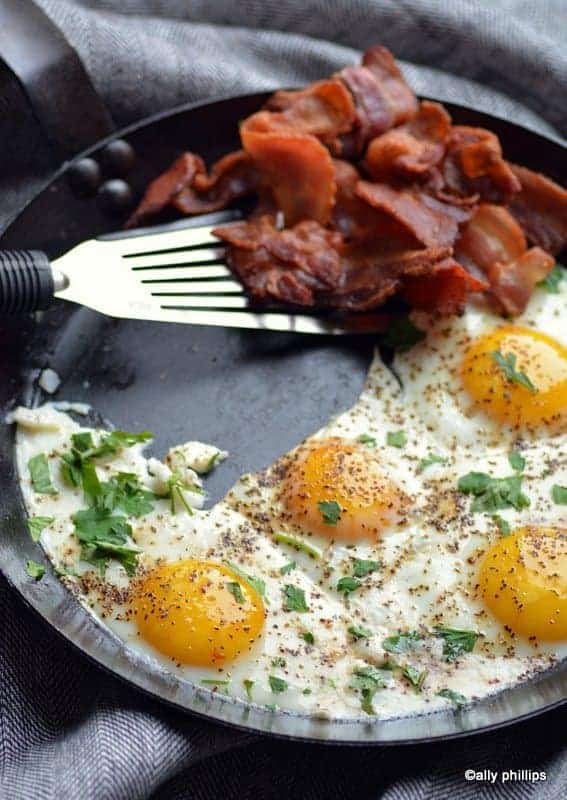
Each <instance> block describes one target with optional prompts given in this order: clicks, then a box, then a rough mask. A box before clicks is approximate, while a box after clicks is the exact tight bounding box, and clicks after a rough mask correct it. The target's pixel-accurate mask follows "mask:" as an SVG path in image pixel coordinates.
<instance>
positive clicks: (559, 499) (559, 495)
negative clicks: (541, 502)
mask: <svg viewBox="0 0 567 800" xmlns="http://www.w3.org/2000/svg"><path fill="white" fill-rule="evenodd" d="M551 497H552V498H553V502H554V503H556V504H557V505H558V506H567V486H559V484H558V483H556V484H555V485H554V486H552V487H551Z"/></svg>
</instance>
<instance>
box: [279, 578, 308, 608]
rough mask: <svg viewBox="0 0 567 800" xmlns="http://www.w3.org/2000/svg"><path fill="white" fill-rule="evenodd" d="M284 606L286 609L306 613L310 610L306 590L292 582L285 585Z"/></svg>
mask: <svg viewBox="0 0 567 800" xmlns="http://www.w3.org/2000/svg"><path fill="white" fill-rule="evenodd" d="M284 598H285V601H284V607H285V609H286V611H298V612H300V613H304V612H305V611H309V608H308V606H307V603H306V602H305V592H304V591H303V589H300V588H299V587H298V586H293V585H292V584H291V583H288V584H286V586H285V587H284Z"/></svg>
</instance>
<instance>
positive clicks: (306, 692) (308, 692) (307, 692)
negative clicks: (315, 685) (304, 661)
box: [301, 686, 312, 694]
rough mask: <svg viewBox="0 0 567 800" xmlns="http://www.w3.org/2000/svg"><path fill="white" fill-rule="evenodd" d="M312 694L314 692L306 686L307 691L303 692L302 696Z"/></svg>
mask: <svg viewBox="0 0 567 800" xmlns="http://www.w3.org/2000/svg"><path fill="white" fill-rule="evenodd" d="M311 693H312V690H311V689H310V688H309V686H306V687H305V689H304V690H303V691H302V692H301V694H311Z"/></svg>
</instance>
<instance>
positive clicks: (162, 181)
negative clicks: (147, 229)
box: [124, 153, 205, 228]
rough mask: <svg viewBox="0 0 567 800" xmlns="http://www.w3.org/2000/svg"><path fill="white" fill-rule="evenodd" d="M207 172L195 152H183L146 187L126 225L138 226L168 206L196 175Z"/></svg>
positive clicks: (128, 226) (127, 226)
mask: <svg viewBox="0 0 567 800" xmlns="http://www.w3.org/2000/svg"><path fill="white" fill-rule="evenodd" d="M202 172H205V163H204V161H203V159H202V158H201V157H200V156H197V155H195V154H194V153H183V154H182V155H180V156H179V158H177V159H176V160H175V161H174V162H173V164H172V165H171V166H170V167H169V168H168V169H167V170H166V171H165V172H162V174H161V175H159V176H158V177H157V178H156V179H155V180H153V181H152V182H151V183H150V185H149V186H148V188H147V189H146V191H145V193H144V196H143V197H142V200H141V202H140V204H139V205H138V207H137V208H136V210H135V211H134V213H133V214H131V216H130V217H129V218H128V220H127V221H126V224H125V226H124V227H126V228H136V227H138V226H139V225H140V224H141V223H143V222H145V221H146V220H147V219H150V218H151V217H154V216H156V214H159V213H160V211H163V209H164V208H166V207H167V206H168V205H169V204H170V203H171V201H172V200H173V198H174V197H175V195H176V194H179V192H180V191H181V190H182V189H183V188H184V187H185V186H187V185H188V184H190V183H191V181H192V180H193V178H194V177H195V175H197V174H199V173H202Z"/></svg>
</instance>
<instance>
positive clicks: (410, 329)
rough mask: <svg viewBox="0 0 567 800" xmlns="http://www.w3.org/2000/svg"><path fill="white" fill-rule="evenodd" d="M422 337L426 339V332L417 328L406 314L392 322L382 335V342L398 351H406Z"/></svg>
mask: <svg viewBox="0 0 567 800" xmlns="http://www.w3.org/2000/svg"><path fill="white" fill-rule="evenodd" d="M422 339H425V333H424V332H423V331H420V330H419V328H416V327H415V325H414V324H413V322H412V321H411V319H410V318H409V317H408V316H405V317H399V318H398V319H395V320H394V321H393V322H392V323H391V325H390V327H389V328H388V330H387V331H386V333H385V334H384V336H383V337H382V344H383V345H384V346H385V347H389V348H391V349H392V350H396V351H397V352H398V353H405V352H406V351H407V350H411V348H412V347H413V346H414V345H415V344H417V343H418V342H421V341H422Z"/></svg>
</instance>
